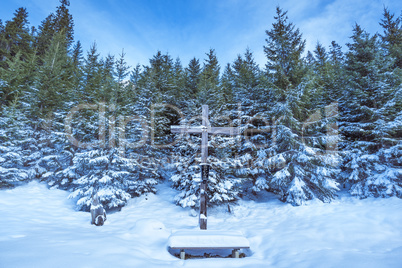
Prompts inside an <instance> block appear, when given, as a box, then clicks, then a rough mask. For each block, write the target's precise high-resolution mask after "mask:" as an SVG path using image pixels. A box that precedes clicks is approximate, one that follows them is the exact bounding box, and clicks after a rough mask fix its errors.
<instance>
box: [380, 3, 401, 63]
mask: <svg viewBox="0 0 402 268" xmlns="http://www.w3.org/2000/svg"><path fill="white" fill-rule="evenodd" d="M383 16H384V17H383V18H382V19H381V22H380V25H381V26H382V28H383V29H384V33H383V34H382V35H380V36H381V39H382V42H383V46H384V48H385V50H386V51H387V56H390V57H392V59H393V60H394V62H395V63H394V65H393V67H398V68H399V69H402V24H401V18H400V17H397V18H394V17H395V15H394V14H391V12H390V11H389V10H388V8H384V13H383Z"/></svg>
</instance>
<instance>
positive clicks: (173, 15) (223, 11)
mask: <svg viewBox="0 0 402 268" xmlns="http://www.w3.org/2000/svg"><path fill="white" fill-rule="evenodd" d="M70 2H71V5H70V11H71V13H72V15H73V17H74V22H75V28H74V29H75V39H76V40H80V41H81V43H82V44H83V47H84V50H85V51H87V50H88V49H89V47H90V45H91V44H92V43H93V42H94V41H96V43H97V47H98V50H99V52H101V54H102V56H106V55H107V54H108V53H110V54H112V55H116V56H117V55H118V54H119V53H121V51H122V49H123V48H124V51H125V53H126V60H127V62H128V63H129V64H130V65H131V66H134V65H136V64H137V63H140V64H148V60H149V58H151V57H152V56H153V55H154V54H155V53H156V51H157V50H161V51H162V52H168V53H169V54H170V55H171V56H172V57H173V58H176V57H178V56H179V57H180V58H181V60H182V63H183V65H184V66H186V65H187V64H188V62H189V60H190V59H191V58H192V57H197V58H199V59H201V60H203V59H204V58H205V53H206V52H207V51H208V50H209V49H210V48H214V49H215V50H216V52H217V56H218V59H219V61H220V64H221V66H224V65H225V64H226V63H228V62H233V60H234V59H235V58H236V56H237V55H238V54H241V53H244V51H245V49H246V48H247V47H249V48H250V49H251V51H252V52H253V53H254V55H255V59H256V61H257V63H259V64H260V66H263V65H264V64H265V62H266V59H265V55H264V53H263V46H264V45H265V38H266V35H265V30H267V29H270V27H271V25H272V22H273V21H274V19H273V17H274V15H275V7H276V6H277V5H279V6H281V7H282V8H283V9H284V10H288V16H289V20H290V21H292V22H293V23H294V24H295V25H296V27H298V28H299V29H300V31H301V32H302V33H303V38H304V39H306V41H307V50H314V47H315V45H316V43H317V41H320V42H321V43H322V44H323V45H324V46H326V47H328V46H329V44H330V42H331V41H332V40H335V41H337V42H338V43H339V44H340V45H341V46H342V47H343V49H344V50H346V46H345V43H347V42H348V41H349V39H348V38H349V36H350V35H351V34H352V28H353V25H354V24H355V23H358V24H360V25H361V26H362V27H363V28H364V29H366V30H367V31H368V32H370V33H372V34H374V33H376V32H378V31H381V28H380V26H379V25H378V22H379V21H380V19H381V17H382V10H383V6H387V7H388V8H389V9H390V10H391V11H392V12H393V13H395V14H396V15H400V14H401V11H402V1H399V0H371V1H370V0H332V1H330V0H325V1H324V0H309V1H304V0H285V1H278V0H274V1H272V0H248V1H246V0H230V1H229V0H194V1H184V0H148V1H146V0H135V1H130V0H70ZM58 5H59V1H58V0H2V3H1V9H0V19H2V20H3V22H4V21H6V20H9V19H11V18H12V16H13V15H12V14H13V12H14V11H15V9H17V8H18V7H21V6H24V7H26V8H27V10H28V12H29V21H30V23H31V25H32V26H38V25H39V24H40V22H41V21H42V20H43V19H44V18H45V17H46V16H47V15H48V14H50V13H51V12H54V11H55V9H56V6H58ZM84 54H86V53H84Z"/></svg>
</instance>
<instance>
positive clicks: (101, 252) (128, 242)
mask: <svg viewBox="0 0 402 268" xmlns="http://www.w3.org/2000/svg"><path fill="white" fill-rule="evenodd" d="M175 194H176V192H175V191H174V190H172V189H170V188H168V187H167V186H165V185H161V186H159V192H158V194H157V195H148V196H143V197H139V198H135V199H133V200H132V201H131V202H130V203H129V205H128V206H127V207H125V208H123V209H122V210H121V211H120V212H116V213H111V214H108V219H107V221H106V223H105V225H104V226H102V227H97V226H93V225H91V224H90V214H89V213H87V212H77V211H75V210H74V207H73V206H74V205H73V204H74V203H73V201H72V200H68V199H67V196H68V193H67V192H64V191H60V190H48V189H47V188H46V186H44V185H42V184H39V183H36V182H31V183H29V184H28V185H25V186H21V187H18V188H15V189H12V190H1V191H0V267H203V268H205V267H365V268H367V267H401V265H402V200H400V199H397V198H388V199H373V198H369V199H365V200H358V199H355V198H353V197H349V196H347V195H346V194H345V195H341V197H340V198H339V199H338V200H336V201H334V202H333V203H330V204H323V203H321V202H317V201H316V202H310V203H309V205H308V206H301V207H292V206H291V205H289V204H284V203H281V202H280V201H278V200H276V199H275V197H274V196H273V195H270V194H267V195H265V196H262V197H261V198H260V199H259V200H247V201H240V202H239V203H238V205H236V206H233V207H231V209H232V213H228V212H227V207H220V208H215V209H210V210H209V216H208V229H211V230H236V231H242V232H243V234H244V235H245V236H246V237H247V238H248V240H249V242H250V246H251V249H250V251H246V252H244V253H246V255H247V257H245V258H241V259H229V258H203V259H188V260H185V261H183V260H180V259H178V258H176V257H174V256H173V255H171V254H170V253H169V252H168V250H167V242H168V237H169V236H170V234H171V233H172V231H175V230H192V229H194V230H197V229H198V227H197V221H198V217H197V216H196V213H194V211H191V210H190V209H183V208H180V207H178V206H176V205H174V204H173V197H174V195H175Z"/></svg>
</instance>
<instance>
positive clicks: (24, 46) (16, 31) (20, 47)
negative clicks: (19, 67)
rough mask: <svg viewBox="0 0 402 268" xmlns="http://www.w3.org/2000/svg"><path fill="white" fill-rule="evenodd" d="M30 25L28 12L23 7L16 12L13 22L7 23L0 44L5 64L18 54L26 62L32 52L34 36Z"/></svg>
mask: <svg viewBox="0 0 402 268" xmlns="http://www.w3.org/2000/svg"><path fill="white" fill-rule="evenodd" d="M28 24H29V22H28V12H27V10H26V8H22V7H21V8H18V9H17V10H16V11H15V13H14V17H13V18H12V19H11V21H7V22H6V24H5V27H4V30H3V34H2V42H1V43H0V45H1V51H2V54H3V55H2V57H3V62H4V59H5V58H8V59H11V58H13V57H14V56H15V55H16V54H17V53H18V52H20V57H21V59H22V60H25V59H26V58H27V57H28V55H29V54H30V53H31V52H32V44H31V43H32V36H31V34H30V31H29V27H28ZM0 63H2V62H1V61H0ZM5 67H6V66H5Z"/></svg>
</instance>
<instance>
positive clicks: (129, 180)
mask: <svg viewBox="0 0 402 268" xmlns="http://www.w3.org/2000/svg"><path fill="white" fill-rule="evenodd" d="M72 161H73V165H71V166H69V167H67V168H66V169H64V170H63V171H61V174H62V175H63V177H64V179H65V180H69V181H71V184H72V185H73V187H72V193H71V194H70V196H69V198H73V199H75V200H77V201H76V203H77V208H78V209H81V210H89V207H90V204H91V196H92V195H94V194H96V193H97V194H98V196H99V198H100V201H101V202H102V204H103V205H105V206H106V207H107V208H119V207H122V206H124V205H125V204H126V203H127V201H128V200H129V199H130V198H131V197H133V196H138V195H140V194H143V193H147V192H155V188H154V186H155V184H157V181H156V180H155V179H153V178H142V177H140V176H139V171H138V165H137V163H136V161H135V160H133V159H128V158H124V157H120V156H119V155H118V151H117V150H116V149H92V150H90V149H88V150H82V151H81V152H77V153H76V154H75V155H74V158H73V160H72Z"/></svg>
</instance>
